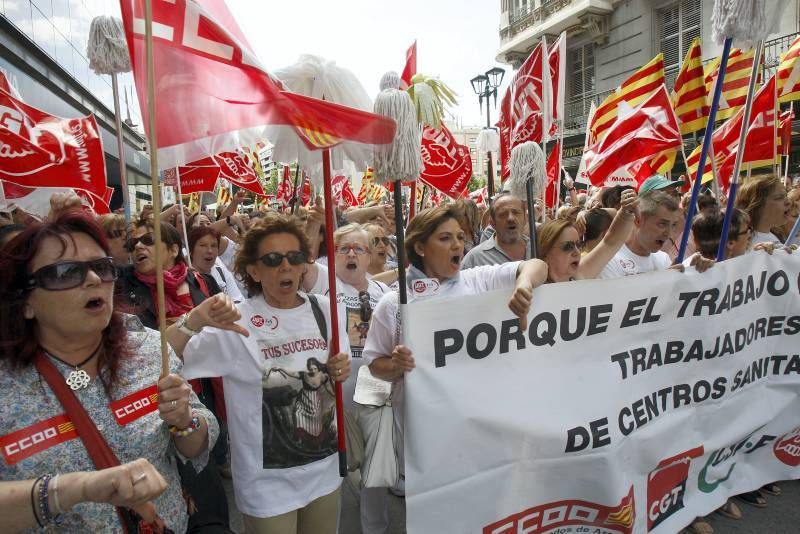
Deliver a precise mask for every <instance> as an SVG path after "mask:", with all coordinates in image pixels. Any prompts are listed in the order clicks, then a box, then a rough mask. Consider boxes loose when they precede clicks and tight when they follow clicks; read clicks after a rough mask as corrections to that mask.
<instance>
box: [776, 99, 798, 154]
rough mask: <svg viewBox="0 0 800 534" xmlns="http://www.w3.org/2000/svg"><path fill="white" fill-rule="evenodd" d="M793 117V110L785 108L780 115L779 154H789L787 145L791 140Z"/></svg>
mask: <svg viewBox="0 0 800 534" xmlns="http://www.w3.org/2000/svg"><path fill="white" fill-rule="evenodd" d="M793 119H794V111H791V110H788V109H787V110H786V111H784V112H782V113H781V115H780V123H779V126H778V132H779V134H780V136H781V154H783V156H788V155H789V145H790V144H791V142H792V120H793Z"/></svg>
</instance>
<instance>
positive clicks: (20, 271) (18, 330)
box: [0, 210, 130, 392]
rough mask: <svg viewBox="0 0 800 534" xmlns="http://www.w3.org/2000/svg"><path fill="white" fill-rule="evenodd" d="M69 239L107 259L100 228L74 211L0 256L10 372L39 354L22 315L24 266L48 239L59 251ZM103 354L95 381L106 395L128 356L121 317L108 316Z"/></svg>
mask: <svg viewBox="0 0 800 534" xmlns="http://www.w3.org/2000/svg"><path fill="white" fill-rule="evenodd" d="M73 234H86V235H88V236H89V237H90V238H92V239H93V240H94V241H95V242H96V243H97V244H98V245H100V248H102V249H103V251H104V252H105V253H106V254H108V255H110V250H109V247H108V241H106V236H105V233H104V232H103V229H102V227H101V226H100V225H99V224H98V223H97V222H96V221H95V220H94V219H92V218H91V217H89V216H88V215H86V214H84V213H83V212H82V211H80V210H73V211H67V212H65V213H63V214H62V215H61V216H59V217H58V218H57V219H55V220H53V221H48V222H46V223H35V224H32V225H30V226H28V227H27V228H26V229H25V230H24V231H23V232H22V233H21V234H20V235H19V236H18V237H19V239H14V240H13V241H12V242H10V243H9V244H8V246H7V247H6V248H4V249H3V250H2V253H0V359H3V360H7V361H8V362H10V363H11V366H12V367H15V368H24V367H27V366H28V365H30V364H31V363H32V362H33V359H34V357H35V356H36V353H37V352H38V350H39V340H38V339H37V336H36V320H35V319H26V318H25V315H24V313H23V311H24V308H25V302H26V301H27V299H28V295H29V294H30V291H31V290H30V289H28V286H27V280H28V277H29V276H30V269H29V266H30V263H31V261H33V258H34V257H35V256H36V254H37V253H38V252H39V249H40V247H41V245H42V242H43V241H44V240H45V239H47V238H48V237H51V238H55V239H58V240H59V241H61V244H62V246H63V247H64V249H66V248H67V246H68V244H69V241H71V240H72V239H73V237H72V236H73ZM102 344H103V350H101V351H100V354H99V356H98V360H97V368H98V369H99V370H100V373H99V376H100V380H101V381H102V383H103V387H104V388H105V389H106V392H111V391H112V390H113V388H114V387H115V386H116V384H117V382H118V378H119V377H118V370H119V362H120V361H122V360H123V359H125V358H127V357H128V356H129V354H130V348H129V346H128V337H127V330H126V328H125V324H124V320H123V318H122V314H121V313H120V312H118V311H114V312H113V313H112V314H111V321H110V322H109V323H108V326H106V328H105V329H104V330H103V341H102Z"/></svg>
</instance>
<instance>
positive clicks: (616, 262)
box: [598, 245, 672, 279]
mask: <svg viewBox="0 0 800 534" xmlns="http://www.w3.org/2000/svg"><path fill="white" fill-rule="evenodd" d="M670 265H672V261H671V260H670V259H669V254H667V253H666V252H664V251H663V250H659V251H658V252H653V253H652V254H650V255H648V256H639V255H638V254H634V253H633V252H631V249H629V248H628V246H627V245H622V248H620V249H619V251H617V253H616V254H615V255H614V257H613V258H611V261H610V262H608V263H607V264H606V266H605V267H603V270H602V271H601V272H600V276H598V278H601V279H607V278H622V277H623V276H633V275H634V274H644V273H649V272H652V271H661V270H664V269H668V268H669V266H670Z"/></svg>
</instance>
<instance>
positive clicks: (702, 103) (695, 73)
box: [671, 38, 709, 161]
mask: <svg viewBox="0 0 800 534" xmlns="http://www.w3.org/2000/svg"><path fill="white" fill-rule="evenodd" d="M671 97H672V107H673V108H674V109H675V115H676V116H677V117H678V123H679V124H680V127H681V135H686V134H690V133H692V132H696V131H698V130H702V129H703V128H705V127H706V123H707V122H708V112H709V109H708V98H707V92H706V85H705V74H704V72H703V54H702V52H701V50H700V39H699V38H695V40H694V41H692V45H691V46H690V47H689V50H688V51H687V52H686V57H685V58H684V60H683V64H682V65H681V70H680V71H679V72H678V77H677V78H675V87H674V89H673V91H672V95H671ZM673 161H674V158H673Z"/></svg>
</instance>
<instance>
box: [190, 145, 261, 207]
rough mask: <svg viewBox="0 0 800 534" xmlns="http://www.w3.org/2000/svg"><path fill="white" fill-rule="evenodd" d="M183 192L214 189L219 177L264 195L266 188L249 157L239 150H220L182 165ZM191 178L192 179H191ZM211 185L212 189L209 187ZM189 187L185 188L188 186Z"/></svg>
mask: <svg viewBox="0 0 800 534" xmlns="http://www.w3.org/2000/svg"><path fill="white" fill-rule="evenodd" d="M180 172H181V193H183V194H188V193H195V192H198V191H212V192H213V191H214V184H215V183H216V180H217V178H224V179H226V180H228V181H229V182H231V183H233V184H236V185H238V186H239V187H241V188H242V189H246V190H248V191H250V192H252V193H255V194H257V195H262V196H263V195H264V188H263V187H261V182H259V181H258V175H257V174H256V171H255V170H254V169H253V167H252V165H250V162H249V161H248V159H247V156H246V155H244V154H242V153H241V152H239V151H236V152H220V153H219V154H214V155H213V156H211V157H208V158H202V159H199V160H197V161H193V162H191V163H187V164H186V165H181V166H180ZM190 178H191V179H190ZM209 186H211V189H208V187H209ZM187 187H188V189H185V188H187Z"/></svg>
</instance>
